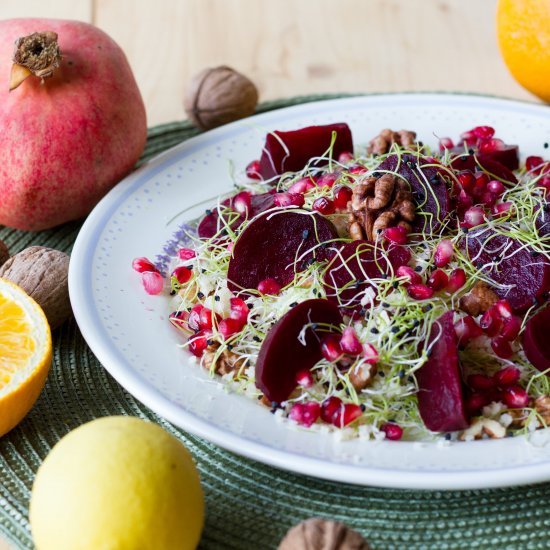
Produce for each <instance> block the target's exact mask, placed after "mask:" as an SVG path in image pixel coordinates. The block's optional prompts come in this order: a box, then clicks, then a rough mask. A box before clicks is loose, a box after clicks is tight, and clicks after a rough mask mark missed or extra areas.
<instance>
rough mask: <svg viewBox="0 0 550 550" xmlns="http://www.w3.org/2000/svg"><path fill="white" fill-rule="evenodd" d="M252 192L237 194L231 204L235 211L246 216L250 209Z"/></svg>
mask: <svg viewBox="0 0 550 550" xmlns="http://www.w3.org/2000/svg"><path fill="white" fill-rule="evenodd" d="M250 195H251V193H250V191H241V192H240V193H237V194H236V195H235V196H234V197H233V200H232V202H231V204H232V208H233V210H235V212H238V213H239V214H246V213H247V212H248V210H249V209H250Z"/></svg>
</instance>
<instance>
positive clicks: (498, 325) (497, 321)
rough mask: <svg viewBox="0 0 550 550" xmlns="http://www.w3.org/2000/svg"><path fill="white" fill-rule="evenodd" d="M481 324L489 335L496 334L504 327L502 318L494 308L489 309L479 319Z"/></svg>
mask: <svg viewBox="0 0 550 550" xmlns="http://www.w3.org/2000/svg"><path fill="white" fill-rule="evenodd" d="M479 326H480V327H481V328H482V329H483V332H485V334H487V336H490V337H492V336H496V335H497V334H499V333H500V330H501V329H502V319H501V318H500V316H499V315H498V313H497V312H496V310H495V309H494V308H491V309H489V310H487V311H486V312H485V313H484V314H483V315H482V316H481V319H480V320H479Z"/></svg>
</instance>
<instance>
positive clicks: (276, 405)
mask: <svg viewBox="0 0 550 550" xmlns="http://www.w3.org/2000/svg"><path fill="white" fill-rule="evenodd" d="M271 406H272V407H273V408H274V409H278V408H279V403H277V401H272V402H271Z"/></svg>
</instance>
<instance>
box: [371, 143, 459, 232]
mask: <svg viewBox="0 0 550 550" xmlns="http://www.w3.org/2000/svg"><path fill="white" fill-rule="evenodd" d="M436 163H437V161H435V160H434V161H433V162H428V161H427V160H425V159H420V161H419V159H418V157H416V156H415V155H409V154H403V155H390V156H389V157H387V158H386V159H385V160H384V161H382V163H381V164H380V165H379V166H378V167H377V168H376V170H377V171H382V170H387V171H389V172H393V173H397V174H398V175H399V176H400V177H401V178H404V179H405V180H406V181H407V182H408V183H409V185H410V186H411V191H412V194H413V198H414V200H415V202H416V219H415V221H414V222H413V224H412V225H413V232H414V233H431V232H435V231H437V230H438V229H439V228H440V227H441V224H442V223H443V222H444V221H445V219H446V218H447V216H448V215H449V212H450V209H451V202H450V198H449V191H448V189H447V183H446V181H445V179H444V178H443V176H444V174H445V169H444V168H443V167H441V168H438V167H436V166H430V164H436Z"/></svg>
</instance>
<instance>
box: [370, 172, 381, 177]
mask: <svg viewBox="0 0 550 550" xmlns="http://www.w3.org/2000/svg"><path fill="white" fill-rule="evenodd" d="M372 175H373V177H375V178H380V177H381V176H382V172H373V173H372Z"/></svg>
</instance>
